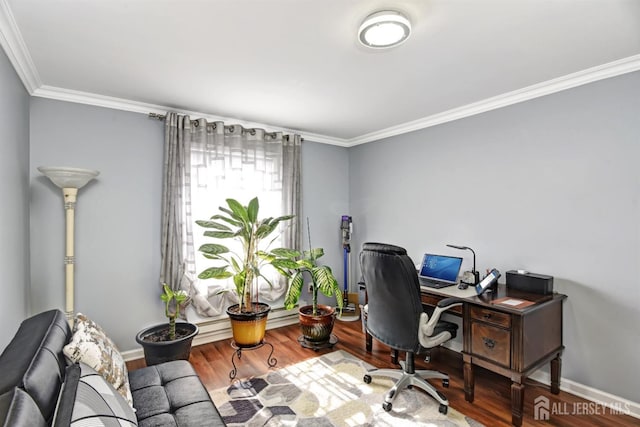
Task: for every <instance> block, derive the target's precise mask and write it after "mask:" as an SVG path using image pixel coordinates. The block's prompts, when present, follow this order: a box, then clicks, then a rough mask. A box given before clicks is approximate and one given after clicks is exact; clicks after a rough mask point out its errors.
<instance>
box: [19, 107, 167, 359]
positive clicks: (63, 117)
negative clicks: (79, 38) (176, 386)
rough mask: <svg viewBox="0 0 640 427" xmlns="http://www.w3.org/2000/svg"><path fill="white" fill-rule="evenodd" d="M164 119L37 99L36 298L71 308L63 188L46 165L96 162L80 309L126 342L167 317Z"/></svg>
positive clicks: (82, 209) (86, 214)
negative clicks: (162, 276) (163, 299)
mask: <svg viewBox="0 0 640 427" xmlns="http://www.w3.org/2000/svg"><path fill="white" fill-rule="evenodd" d="M163 135H164V128H163V124H162V123H161V122H158V121H155V120H151V119H148V118H147V117H146V116H145V115H143V114H136V113H129V112H123V111H117V110H110V109H105V108H99V107H91V106H86V105H81V104H72V103H68V102H60V101H52V100H47V99H41V98H32V100H31V165H30V173H31V179H32V197H31V260H32V263H31V264H32V268H31V283H32V288H33V289H32V295H31V302H32V305H33V310H34V311H35V312H37V311H40V310H44V309H47V308H61V309H64V265H63V258H64V250H65V248H64V236H65V219H64V208H63V201H62V191H61V190H60V189H59V188H58V187H56V186H55V185H53V183H51V182H50V181H49V179H48V178H46V177H45V176H43V175H41V174H40V173H39V172H38V171H37V169H36V168H37V167H38V166H43V165H44V166H72V167H79V168H87V169H97V170H98V171H100V175H99V176H98V178H97V180H95V181H92V182H90V183H89V184H87V186H85V187H83V188H81V189H80V190H79V192H78V200H77V204H76V239H75V242H76V247H75V255H76V280H75V285H76V286H75V289H76V292H75V300H76V301H75V309H76V312H81V313H85V314H87V315H88V316H90V317H91V318H93V319H94V320H95V321H96V322H98V324H100V325H101V326H102V327H103V328H104V329H105V330H106V331H107V332H108V333H109V336H110V337H111V338H112V339H113V340H114V341H115V343H116V344H117V345H118V346H119V347H120V349H121V350H130V349H132V348H135V346H136V345H137V344H136V343H135V339H134V337H135V334H136V332H137V331H138V330H140V329H142V327H144V326H148V325H151V324H154V323H157V322H158V321H162V320H164V314H163V311H162V306H161V303H160V298H159V291H158V272H159V268H160V232H159V230H160V194H161V187H162V144H163V139H164V136H163Z"/></svg>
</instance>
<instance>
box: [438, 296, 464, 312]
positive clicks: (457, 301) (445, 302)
mask: <svg viewBox="0 0 640 427" xmlns="http://www.w3.org/2000/svg"><path fill="white" fill-rule="evenodd" d="M463 302H464V300H463V299H462V298H457V297H449V298H444V299H441V300H440V301H438V304H437V307H440V308H444V309H445V310H448V309H450V308H451V307H457V306H459V305H461V304H462V303H463Z"/></svg>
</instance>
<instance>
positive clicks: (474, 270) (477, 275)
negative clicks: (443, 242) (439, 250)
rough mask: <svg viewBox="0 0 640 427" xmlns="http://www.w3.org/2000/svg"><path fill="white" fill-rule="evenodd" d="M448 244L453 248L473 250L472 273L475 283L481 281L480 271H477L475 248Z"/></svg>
mask: <svg viewBox="0 0 640 427" xmlns="http://www.w3.org/2000/svg"><path fill="white" fill-rule="evenodd" d="M447 246H448V247H450V248H453V249H463V250H464V249H469V250H470V251H471V253H472V254H473V269H472V270H471V273H472V274H473V284H474V285H477V284H478V283H480V273H479V272H478V271H476V253H475V252H474V250H473V249H471V248H470V247H468V246H458V245H447Z"/></svg>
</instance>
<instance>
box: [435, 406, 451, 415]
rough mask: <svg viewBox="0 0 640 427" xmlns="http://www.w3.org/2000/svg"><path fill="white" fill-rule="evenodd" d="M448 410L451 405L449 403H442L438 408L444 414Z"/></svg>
mask: <svg viewBox="0 0 640 427" xmlns="http://www.w3.org/2000/svg"><path fill="white" fill-rule="evenodd" d="M448 410H449V407H448V406H447V405H440V407H439V408H438V412H440V413H441V414H443V415H447V411H448Z"/></svg>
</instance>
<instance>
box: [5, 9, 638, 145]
mask: <svg viewBox="0 0 640 427" xmlns="http://www.w3.org/2000/svg"><path fill="white" fill-rule="evenodd" d="M385 7H387V8H393V9H396V10H400V11H402V12H404V13H405V14H406V15H407V16H408V17H409V18H410V20H411V21H412V23H413V33H412V35H411V37H410V38H409V40H408V41H407V42H405V43H404V44H402V45H400V46H398V47H396V48H393V49H390V50H384V51H381V50H370V49H367V48H364V47H362V46H361V45H359V43H358V41H357V37H356V31H357V29H358V26H359V25H360V23H361V22H362V20H363V19H364V18H365V17H366V16H367V15H368V14H370V13H372V12H374V11H376V10H379V9H382V8H385ZM0 43H1V44H2V46H3V48H4V49H5V51H6V52H7V54H8V56H9V58H10V60H11V61H12V63H13V65H14V67H15V68H16V70H17V71H18V74H19V75H20V77H21V78H22V80H23V82H24V83H25V86H26V87H27V89H28V90H29V92H30V93H31V94H32V95H34V96H43V97H50V98H56V99H65V100H71V101H76V102H83V103H89V104H95V105H104V106H108V107H113V108H122V109H125V110H131V111H140V112H147V111H152V112H163V111H166V110H167V109H171V110H177V111H180V112H187V113H191V114H199V115H203V116H206V117H221V118H224V119H232V120H235V121H236V122H237V121H241V122H242V123H246V124H253V125H256V124H257V125H261V126H264V127H267V128H269V129H272V130H276V129H283V130H289V131H298V132H300V133H302V134H303V136H305V137H307V138H309V139H313V140H315V141H320V142H328V143H334V144H338V145H344V146H349V145H354V144H358V143H362V142H367V141H371V140H375V139H379V138H382V137H385V136H390V135H394V134H399V133H402V132H407V131H411V130H415V129H419V128H423V127H426V126H430V125H433V124H437V123H441V122H445V121H449V120H453V119H456V118H460V117H464V116H468V115H472V114H477V113H479V112H483V111H488V110H490V109H493V108H498V107H500V106H504V105H509V104H512V103H515V102H520V101H523V100H526V99H531V98H533V97H536V96H541V95H545V94H548V93H553V92H556V91H558V90H563V89H566V88H569V87H574V86H577V85H580V84H584V83H588V82H591V81H595V80H599V79H602V78H606V77H611V76H614V75H619V74H623V73H626V72H630V71H636V70H639V69H640V1H638V0H482V1H480V0H466V1H464V0H393V1H392V0H388V1H380V0H91V1H89V0H0Z"/></svg>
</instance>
